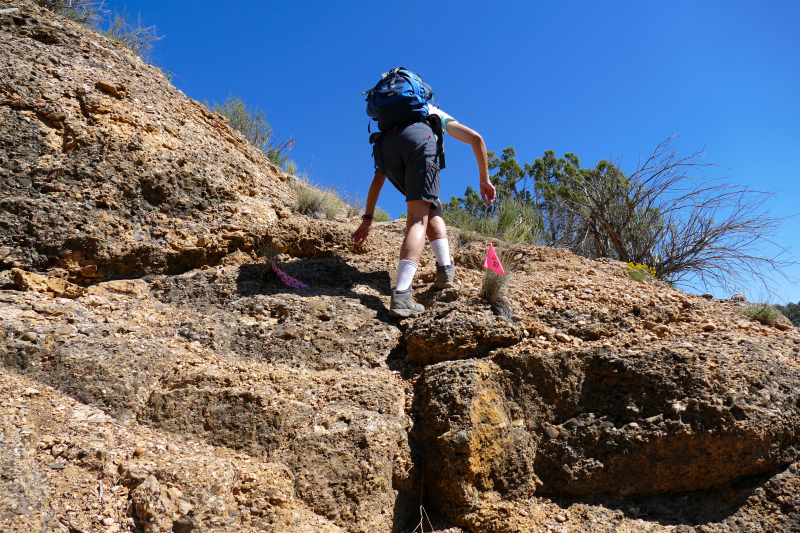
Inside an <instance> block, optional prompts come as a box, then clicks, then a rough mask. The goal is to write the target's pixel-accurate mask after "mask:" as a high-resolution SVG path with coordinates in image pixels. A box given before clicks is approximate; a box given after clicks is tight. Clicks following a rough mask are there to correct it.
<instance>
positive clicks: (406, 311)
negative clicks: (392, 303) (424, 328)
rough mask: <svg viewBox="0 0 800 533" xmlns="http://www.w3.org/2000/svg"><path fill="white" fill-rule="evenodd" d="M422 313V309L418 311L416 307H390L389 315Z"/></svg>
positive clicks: (406, 315)
mask: <svg viewBox="0 0 800 533" xmlns="http://www.w3.org/2000/svg"><path fill="white" fill-rule="evenodd" d="M420 313H422V311H417V310H416V309H390V310H389V316H398V317H401V318H405V317H409V316H414V315H418V314H420Z"/></svg>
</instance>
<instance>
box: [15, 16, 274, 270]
mask: <svg viewBox="0 0 800 533" xmlns="http://www.w3.org/2000/svg"><path fill="white" fill-rule="evenodd" d="M0 8H3V9H4V11H3V13H2V14H0V33H1V34H2V43H3V44H2V57H3V62H2V66H1V67H0V143H2V144H0V147H1V148H0V180H2V186H0V187H2V189H0V268H3V267H6V268H8V267H20V268H24V269H27V270H30V269H31V268H36V269H39V270H45V269H48V270H49V269H55V268H58V269H59V270H60V271H61V276H60V277H69V278H70V281H84V280H87V279H89V280H92V279H102V278H104V277H115V276H128V277H130V276H141V275H144V274H148V273H155V272H172V273H175V272H181V271H185V270H189V269H191V268H196V267H199V266H201V265H203V264H208V263H212V264H213V263H216V262H218V261H220V260H221V259H222V258H223V257H225V256H226V255H228V254H230V253H233V252H234V251H236V250H244V251H245V252H247V251H249V250H251V249H252V246H253V243H254V241H258V239H259V238H260V236H261V235H263V234H264V228H265V226H266V225H267V224H270V223H271V222H273V221H274V220H275V219H276V218H277V216H279V215H276V210H277V212H278V213H282V212H283V211H282V209H283V206H284V205H285V204H286V202H287V199H288V192H287V190H288V189H287V187H286V186H285V184H284V183H283V181H282V180H285V177H283V176H282V175H281V174H280V172H279V171H278V170H277V169H276V168H275V167H273V166H272V165H270V164H269V162H268V161H267V159H266V158H265V157H264V155H263V154H261V153H260V152H259V151H258V150H255V149H253V148H252V147H251V146H250V145H249V144H248V143H247V142H246V140H245V139H244V137H243V136H242V135H240V134H239V133H237V132H235V131H234V130H232V129H231V128H229V127H228V126H227V125H226V120H225V119H224V118H223V117H222V116H220V115H218V114H214V113H211V112H210V111H208V110H207V109H206V108H205V107H204V106H203V105H202V104H200V103H198V102H195V101H192V100H190V99H189V98H187V97H185V96H184V95H183V94H182V93H181V92H180V91H179V90H177V89H176V88H174V87H173V86H172V85H171V84H170V83H169V81H168V80H167V79H166V77H164V76H163V75H162V74H161V73H160V71H159V70H158V69H157V68H155V67H152V66H150V65H147V64H145V63H143V62H142V61H141V60H140V59H139V58H137V57H136V56H134V55H133V54H132V53H131V52H130V51H129V50H127V49H126V48H125V47H124V46H122V45H120V44H119V43H116V42H114V41H110V40H108V39H102V38H98V36H97V35H96V34H95V33H94V32H92V31H90V30H88V29H86V28H83V27H81V26H79V25H76V24H73V23H70V22H69V21H66V20H64V19H61V18H59V17H57V16H55V15H53V14H51V13H49V12H48V11H46V10H43V9H39V8H38V7H37V6H35V5H33V4H32V3H31V2H9V1H3V2H0ZM251 191H252V194H253V196H252V197H251V196H250V195H251Z"/></svg>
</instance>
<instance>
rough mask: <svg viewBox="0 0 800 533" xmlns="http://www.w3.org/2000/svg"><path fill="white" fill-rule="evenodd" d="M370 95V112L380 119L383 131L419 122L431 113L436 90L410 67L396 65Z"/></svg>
mask: <svg viewBox="0 0 800 533" xmlns="http://www.w3.org/2000/svg"><path fill="white" fill-rule="evenodd" d="M361 94H366V95H367V115H369V116H370V117H371V118H372V119H374V120H377V121H378V129H379V130H380V131H386V130H389V129H391V128H393V127H395V126H401V125H403V124H412V123H414V122H420V121H422V120H424V119H425V117H427V116H428V113H429V109H428V100H430V99H431V98H433V90H431V88H430V86H429V85H428V84H426V83H425V82H424V81H422V78H421V77H420V76H419V75H417V74H414V73H413V72H411V71H410V70H408V69H406V68H403V67H397V68H394V69H392V70H390V71H389V72H387V73H385V74H382V75H381V81H379V82H378V84H377V85H375V87H373V88H372V89H371V90H369V91H365V92H363V93H361Z"/></svg>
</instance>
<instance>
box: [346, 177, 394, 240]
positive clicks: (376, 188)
mask: <svg viewBox="0 0 800 533" xmlns="http://www.w3.org/2000/svg"><path fill="white" fill-rule="evenodd" d="M384 181H386V174H384V173H383V172H381V171H380V170H376V171H375V176H373V178H372V185H370V186H369V192H368V193H367V205H366V206H365V208H364V214H365V215H372V214H373V213H375V205H376V204H377V203H378V197H379V196H380V195H381V189H382V188H383V182H384ZM371 229H372V219H364V220H362V221H361V225H360V226H359V227H358V229H357V230H356V231H355V232H354V233H353V242H355V243H356V246H361V245H362V244H364V242H365V241H366V240H367V237H368V236H369V232H370V230H371Z"/></svg>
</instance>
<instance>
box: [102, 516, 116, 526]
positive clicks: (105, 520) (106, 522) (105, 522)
mask: <svg viewBox="0 0 800 533" xmlns="http://www.w3.org/2000/svg"><path fill="white" fill-rule="evenodd" d="M100 523H101V524H103V525H104V526H113V525H114V519H113V518H111V517H108V518H103V520H101V521H100Z"/></svg>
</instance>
